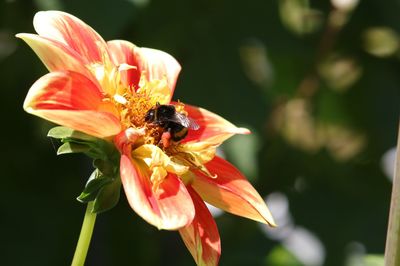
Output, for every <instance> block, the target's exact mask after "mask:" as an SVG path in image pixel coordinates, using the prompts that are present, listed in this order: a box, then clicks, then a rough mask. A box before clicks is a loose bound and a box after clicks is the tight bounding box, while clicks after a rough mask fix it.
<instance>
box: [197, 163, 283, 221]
mask: <svg viewBox="0 0 400 266" xmlns="http://www.w3.org/2000/svg"><path fill="white" fill-rule="evenodd" d="M205 166H206V167H207V169H208V170H209V171H210V172H211V173H212V174H216V175H217V177H216V178H210V177H208V176H205V175H204V174H202V173H201V172H199V171H197V172H195V174H196V177H195V178H194V179H193V182H192V186H193V188H194V189H195V190H196V192H197V193H199V194H200V196H201V197H202V198H203V199H204V200H205V201H207V202H208V203H210V204H212V205H214V206H216V207H218V208H220V209H223V210H225V211H227V212H230V213H233V214H236V215H239V216H243V217H246V218H249V219H252V220H255V221H258V222H262V223H266V224H268V225H270V226H276V225H275V222H274V219H273V217H272V215H271V213H270V211H269V210H268V207H267V205H266V204H265V202H264V200H263V199H262V198H261V196H260V195H259V194H258V192H257V191H256V190H255V189H254V187H253V186H252V185H251V184H250V183H249V181H247V180H246V178H245V177H244V176H243V175H242V174H241V173H240V172H239V170H237V169H236V168H235V167H234V166H233V165H231V164H230V163H228V162H227V161H225V160H224V159H222V158H219V157H217V156H216V157H214V159H213V160H212V161H210V162H209V163H207V164H206V165H205Z"/></svg>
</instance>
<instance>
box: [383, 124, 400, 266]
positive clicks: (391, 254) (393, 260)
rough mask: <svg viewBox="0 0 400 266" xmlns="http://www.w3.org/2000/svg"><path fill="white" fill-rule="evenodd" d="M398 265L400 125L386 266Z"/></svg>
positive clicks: (399, 245)
mask: <svg viewBox="0 0 400 266" xmlns="http://www.w3.org/2000/svg"><path fill="white" fill-rule="evenodd" d="M398 265H400V123H399V133H398V136H397V149H396V163H395V170H394V176H393V188H392V199H391V203H390V213H389V225H388V231H387V236H386V250H385V266H398Z"/></svg>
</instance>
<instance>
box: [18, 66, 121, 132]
mask: <svg viewBox="0 0 400 266" xmlns="http://www.w3.org/2000/svg"><path fill="white" fill-rule="evenodd" d="M102 97H103V96H102V94H101V93H100V91H99V88H98V87H97V86H96V85H95V84H94V83H93V82H92V81H91V80H89V79H88V78H86V77H85V76H84V75H82V74H80V73H77V72H72V71H62V72H61V71H60V72H52V73H49V74H47V75H45V76H43V77H41V78H40V79H39V80H38V81H36V82H35V83H34V84H33V85H32V87H31V89H30V90H29V92H28V95H27V96H26V98H25V102H24V109H25V110H26V111H27V112H28V113H31V114H34V115H36V116H39V117H42V118H44V119H47V120H49V121H51V122H54V123H56V124H59V125H63V126H66V127H70V128H73V129H75V130H79V131H82V132H85V133H87V134H89V135H92V136H96V137H100V138H103V137H109V136H113V135H116V134H117V133H119V132H120V131H121V126H120V122H119V119H118V118H117V117H116V116H115V115H114V114H113V106H112V105H111V104H110V103H107V102H103V99H102Z"/></svg>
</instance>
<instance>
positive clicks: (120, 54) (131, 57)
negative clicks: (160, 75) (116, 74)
mask: <svg viewBox="0 0 400 266" xmlns="http://www.w3.org/2000/svg"><path fill="white" fill-rule="evenodd" d="M107 46H108V51H109V53H110V56H111V59H112V61H113V62H114V64H115V65H116V66H119V65H122V64H127V65H129V66H130V67H132V68H128V69H126V70H124V71H121V81H122V83H123V84H124V85H126V86H133V87H134V88H137V87H138V84H139V80H140V69H139V64H138V59H137V58H136V56H135V51H136V50H137V49H139V48H138V47H136V46H135V45H134V44H133V43H131V42H128V41H123V40H113V41H108V42H107Z"/></svg>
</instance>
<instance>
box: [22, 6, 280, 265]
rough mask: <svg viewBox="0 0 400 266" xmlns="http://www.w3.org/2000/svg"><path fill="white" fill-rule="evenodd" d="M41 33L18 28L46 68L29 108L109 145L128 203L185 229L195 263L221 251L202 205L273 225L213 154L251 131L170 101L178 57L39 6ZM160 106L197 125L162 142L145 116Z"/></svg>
mask: <svg viewBox="0 0 400 266" xmlns="http://www.w3.org/2000/svg"><path fill="white" fill-rule="evenodd" d="M33 23H34V28H35V30H36V32H37V33H38V34H27V33H21V34H18V35H17V37H19V38H21V39H23V40H24V41H25V42H26V43H27V44H28V45H29V46H30V47H31V48H32V49H33V50H34V51H35V53H36V54H37V55H38V56H39V58H40V59H41V60H42V62H43V63H44V64H45V65H46V67H47V68H48V70H49V71H50V73H48V74H46V75H44V76H43V77H41V78H40V79H39V80H37V81H36V82H35V83H34V84H33V86H32V87H31V88H30V90H29V92H28V95H27V96H26V99H25V102H24V109H25V110H26V111H27V112H28V113H31V114H33V115H36V116H39V117H42V118H44V119H47V120H49V121H51V122H54V123H56V124H59V125H62V126H65V127H68V128H71V129H73V130H76V131H80V132H83V133H85V134H87V135H90V136H93V137H96V138H100V139H102V140H105V141H106V142H108V143H111V144H112V145H113V146H114V147H115V148H116V150H118V151H119V153H118V154H119V160H118V161H119V165H118V168H119V176H118V178H119V177H120V180H119V181H120V182H121V183H122V186H123V188H124V191H125V195H126V197H127V199H128V202H129V204H130V206H131V207H132V209H133V210H134V211H135V212H136V213H137V214H138V215H139V216H141V217H142V218H143V219H144V220H146V221H147V222H148V223H150V224H152V225H154V226H156V227H157V228H159V229H167V230H179V233H180V234H181V236H182V238H183V241H184V243H185V244H186V246H187V247H188V249H189V251H190V252H191V254H192V256H193V257H194V259H195V261H196V263H197V264H198V265H217V264H218V260H219V256H220V252H221V247H220V237H219V233H218V229H217V227H216V224H215V221H214V220H213V218H212V216H211V214H210V212H209V211H208V209H207V207H206V205H205V203H204V201H206V202H208V203H210V204H212V205H214V206H216V207H218V208H221V209H223V210H225V211H227V212H230V213H233V214H236V215H240V216H243V217H246V218H249V219H252V220H255V221H259V222H262V223H266V224H269V225H271V226H274V225H275V224H274V221H273V218H272V216H271V214H270V212H269V210H268V208H267V206H266V205H265V203H264V200H263V199H262V198H261V197H260V195H259V194H258V193H257V191H256V190H255V189H254V188H253V187H252V185H251V184H250V183H249V182H248V181H247V180H246V178H245V177H244V176H243V175H242V174H241V173H240V172H239V171H238V170H237V169H236V168H235V167H234V166H232V165H231V164H230V163H228V162H227V161H225V160H224V159H222V158H220V157H218V156H216V155H215V153H216V148H217V147H218V146H219V145H220V144H221V143H222V142H223V141H224V140H226V139H227V138H229V137H231V136H232V135H234V134H247V133H249V131H248V130H247V129H245V128H239V127H236V126H234V125H233V124H232V123H230V122H228V121H227V120H225V119H223V118H222V117H220V116H218V115H216V114H214V113H212V112H210V111H207V110H205V109H202V108H199V107H195V106H191V105H187V104H183V103H182V102H172V101H171V99H172V96H173V92H174V89H175V84H176V81H177V78H178V74H179V72H180V70H181V66H180V65H179V63H178V62H177V61H176V60H175V59H174V58H173V57H172V56H171V55H169V54H167V53H165V52H162V51H159V50H154V49H149V48H141V47H137V46H135V45H134V44H132V43H130V42H128V41H123V40H113V41H108V42H106V41H104V40H103V39H102V37H101V36H100V35H99V34H98V33H97V32H96V31H94V30H93V29H92V28H91V27H90V26H88V25H87V24H85V23H84V22H83V21H81V20H79V19H78V18H76V17H74V16H72V15H70V14H67V13H64V12H59V11H45V12H38V13H37V14H36V15H35V17H34V21H33ZM157 103H159V104H165V105H174V106H175V107H176V110H177V111H178V112H180V113H181V114H184V115H186V116H187V117H189V118H190V119H192V120H193V121H195V123H197V124H198V125H199V129H198V130H191V129H189V131H188V134H187V136H186V137H185V138H184V139H182V140H181V141H176V142H172V143H171V144H170V145H168V146H167V145H163V143H162V141H161V134H162V128H159V127H157V126H154V125H152V124H149V123H147V122H146V121H145V115H146V113H147V112H148V111H149V110H150V109H151V108H153V107H154V106H155V105H156V104H157Z"/></svg>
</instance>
